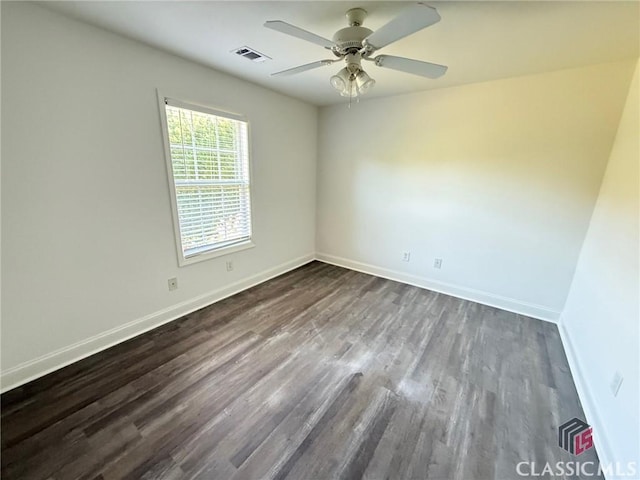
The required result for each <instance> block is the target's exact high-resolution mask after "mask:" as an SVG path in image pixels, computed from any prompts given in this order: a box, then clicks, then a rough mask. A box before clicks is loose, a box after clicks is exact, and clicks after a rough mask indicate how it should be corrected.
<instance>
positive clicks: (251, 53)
mask: <svg viewBox="0 0 640 480" xmlns="http://www.w3.org/2000/svg"><path fill="white" fill-rule="evenodd" d="M231 52H232V53H235V54H236V55H240V56H241V57H244V58H248V59H249V60H251V61H252V62H264V61H265V60H271V57H267V56H266V55H263V54H262V53H260V52H257V51H255V50H254V49H253V48H249V47H247V46H244V47H240V48H236V49H235V50H231Z"/></svg>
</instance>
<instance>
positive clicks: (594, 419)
mask: <svg viewBox="0 0 640 480" xmlns="http://www.w3.org/2000/svg"><path fill="white" fill-rule="evenodd" d="M558 331H559V332H560V339H561V340H562V346H563V347H564V352H565V355H566V356H567V361H568V363H569V368H570V369H571V376H572V377H573V383H574V384H575V386H576V390H577V391H578V398H580V403H581V404H582V410H583V411H584V415H585V417H586V421H587V423H588V424H589V425H591V426H592V427H593V440H594V444H595V446H596V451H597V452H598V458H599V459H600V464H602V465H609V464H613V463H614V462H613V455H612V450H611V443H610V442H609V440H608V436H607V430H606V428H605V425H604V423H603V422H602V421H601V419H600V417H599V416H598V414H597V412H598V410H597V409H596V406H595V402H594V401H593V395H592V394H591V389H590V388H589V385H588V384H587V382H586V380H585V376H584V370H583V369H582V368H580V361H579V357H578V355H577V353H576V349H575V347H574V346H573V343H572V341H571V336H570V335H569V332H568V330H567V328H566V327H565V326H564V325H563V324H562V322H560V324H559V325H558Z"/></svg>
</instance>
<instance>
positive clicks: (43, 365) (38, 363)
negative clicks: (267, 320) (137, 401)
mask: <svg viewBox="0 0 640 480" xmlns="http://www.w3.org/2000/svg"><path fill="white" fill-rule="evenodd" d="M313 259H314V255H313V254H308V255H304V256H302V257H299V258H296V259H294V260H291V261H288V262H285V263H282V264H280V265H278V266H276V267H273V268H270V269H268V270H265V271H263V272H260V273H258V274H256V275H252V276H251V277H249V278H246V279H244V280H240V281H238V282H235V283H232V284H230V285H227V286H226V287H223V288H220V289H217V290H214V291H212V292H208V293H205V294H204V295H200V296H198V297H195V298H192V299H190V300H187V301H185V302H181V303H178V304H176V305H172V306H171V307H168V308H165V309H163V310H159V311H157V312H154V313H151V314H149V315H146V316H144V317H142V318H139V319H136V320H133V321H131V322H128V323H125V324H124V325H120V326H118V327H116V328H113V329H111V330H107V331H106V332H102V333H100V334H98V335H95V336H93V337H90V338H87V339H85V340H82V341H80V342H77V343H74V344H73V345H69V346H68V347H64V348H61V349H59V350H56V351H54V352H51V353H48V354H46V355H43V356H41V357H38V358H36V359H34V360H30V361H28V362H24V363H21V364H20V365H16V366H15V367H12V368H9V369H7V370H6V371H3V372H2V376H1V383H2V390H1V391H2V392H6V391H7V390H11V389H12V388H16V387H18V386H20V385H23V384H25V383H27V382H30V381H31V380H35V379H36V378H39V377H42V376H43V375H46V374H48V373H51V372H53V371H55V370H58V369H60V368H62V367H65V366H67V365H69V364H71V363H74V362H77V361H78V360H82V359H83V358H86V357H88V356H90V355H93V354H94V353H98V352H100V351H102V350H105V349H107V348H109V347H112V346H114V345H117V344H118V343H121V342H124V341H125V340H128V339H130V338H133V337H136V336H138V335H140V334H141V333H144V332H147V331H149V330H153V329H154V328H157V327H159V326H160V325H163V324H165V323H168V322H171V321H173V320H176V319H178V318H180V317H183V316H184V315H187V314H188V313H191V312H193V311H196V310H199V309H201V308H203V307H206V306H207V305H211V304H212V303H215V302H219V301H220V300H222V299H224V298H227V297H230V296H232V295H235V294H236V293H240V292H242V291H243V290H246V289H248V288H251V287H253V286H256V285H258V284H260V283H263V282H265V281H267V280H269V279H271V278H273V277H277V276H278V275H282V274H283V273H286V272H288V271H290V270H293V269H295V268H298V267H300V266H302V265H304V264H306V263H309V262H310V261H312V260H313Z"/></svg>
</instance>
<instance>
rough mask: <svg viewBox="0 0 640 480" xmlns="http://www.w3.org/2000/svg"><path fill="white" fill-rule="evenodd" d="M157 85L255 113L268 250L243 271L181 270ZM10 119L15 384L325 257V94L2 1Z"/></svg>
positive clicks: (6, 122)
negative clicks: (320, 133) (320, 162)
mask: <svg viewBox="0 0 640 480" xmlns="http://www.w3.org/2000/svg"><path fill="white" fill-rule="evenodd" d="M157 87H158V88H160V89H161V90H162V91H163V92H165V93H167V94H171V95H173V96H176V97H177V98H181V99H184V100H191V101H196V102H198V103H203V104H208V105H212V106H215V107H219V108H222V109H226V110H231V111H236V112H240V113H242V114H245V115H246V116H247V117H248V118H249V121H250V122H251V132H252V139H251V141H252V147H253V149H252V152H253V158H252V168H253V171H252V173H253V180H254V183H253V186H252V196H253V203H254V212H253V214H254V234H255V235H254V239H255V243H256V247H255V248H253V249H251V250H247V251H243V252H240V253H237V254H233V255H232V256H231V258H232V259H233V261H234V263H235V270H234V271H233V272H230V273H227V272H226V270H225V266H224V265H225V261H226V260H227V259H229V257H222V258H218V259H213V260H209V261H206V262H201V263H198V264H195V265H191V266H187V267H183V268H178V263H177V259H176V249H175V246H174V235H173V230H172V218H171V208H170V203H169V190H168V184H167V176H166V171H165V160H164V150H163V144H162V138H161V130H160V118H159V112H158V101H157V97H156V88H157ZM2 126H3V130H2V160H3V165H2V167H3V172H2V173H3V175H2V289H3V292H2V296H3V302H2V371H3V387H4V388H7V387H9V386H10V385H11V384H15V383H19V382H21V381H24V380H25V379H26V378H29V377H30V376H33V375H38V374H40V373H42V372H43V371H45V370H46V369H48V368H52V367H56V366H58V365H60V364H61V363H65V362H68V361H71V360H74V359H76V358H77V357H78V356H79V355H85V354H87V353H89V352H90V351H92V350H95V349H96V348H102V347H104V346H106V345H108V344H109V343H113V342H117V341H120V340H122V339H123V338H125V337H126V336H130V335H133V334H135V333H137V332H139V331H141V330H142V329H145V328H150V327H152V326H154V325H156V324H157V323H158V322H161V321H166V320H169V319H171V318H175V317H177V316H180V315H181V314H183V313H185V312H186V311H187V310H190V309H194V308H196V307H197V306H201V305H204V304H207V303H211V302H212V301H213V300H215V299H217V298H219V297H220V296H221V295H225V294H229V293H231V292H233V291H236V290H238V289H240V288H243V287H246V286H247V285H249V284H251V283H255V282H256V281H259V280H262V279H265V278H266V277H268V276H270V275H275V274H277V273H281V272H282V271H284V270H286V269H287V268H292V267H294V266H297V265H299V264H301V263H304V262H305V261H308V260H309V259H311V258H312V255H313V252H314V241H315V224H314V218H315V213H314V212H315V164H316V158H315V157H316V134H317V109H316V107H313V106H310V105H307V104H304V103H303V102H300V101H298V100H294V99H291V98H288V97H286V96H283V95H280V94H276V93H274V92H272V91H270V90H267V89H264V88H261V87H258V86H256V85H254V84H251V83H248V82H245V81H242V80H239V79H237V78H233V77H230V76H227V75H224V74H222V73H218V72H216V71H213V70H211V69H208V68H205V67H202V66H199V65H196V64H194V63H191V62H188V61H185V60H182V59H180V58H177V57H174V56H171V55H168V54H166V53H163V52H161V51H158V50H155V49H152V48H150V47H147V46H144V45H142V44H140V43H136V42H133V41H130V40H127V39H125V38H122V37H119V36H116V35H113V34H110V33H107V32H105V31H102V30H100V29H97V28H94V27H91V26H89V25H86V24H82V23H79V22H76V21H74V20H71V19H67V18H65V17H62V16H60V15H58V14H55V13H52V12H50V11H48V10H46V9H44V8H42V7H39V6H35V5H32V4H24V3H22V4H21V3H18V2H16V3H14V2H2ZM174 276H177V277H178V282H179V289H178V290H177V291H174V292H169V291H168V288H167V279H168V278H170V277H174ZM130 322H134V323H130ZM135 322H138V323H135ZM105 332H106V333H105ZM97 335H98V337H96V336H97Z"/></svg>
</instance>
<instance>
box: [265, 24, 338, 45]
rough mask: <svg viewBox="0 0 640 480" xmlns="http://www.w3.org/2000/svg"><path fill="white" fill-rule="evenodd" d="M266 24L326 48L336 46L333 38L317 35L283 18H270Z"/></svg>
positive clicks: (278, 30) (277, 30)
mask: <svg viewBox="0 0 640 480" xmlns="http://www.w3.org/2000/svg"><path fill="white" fill-rule="evenodd" d="M264 26H265V27H267V28H270V29H271V30H275V31H276V32H280V33H286V34H287V35H291V36H292V37H296V38H300V39H302V40H306V41H307V42H311V43H315V44H316V45H320V46H321V47H324V48H329V49H331V48H332V47H333V46H334V43H333V42H332V41H331V40H328V39H326V38H324V37H321V36H320V35H316V34H315V33H311V32H308V31H306V30H304V29H302V28H300V27H296V26H295V25H291V24H290V23H287V22H283V21H282V20H270V21H268V22H265V23H264Z"/></svg>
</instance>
